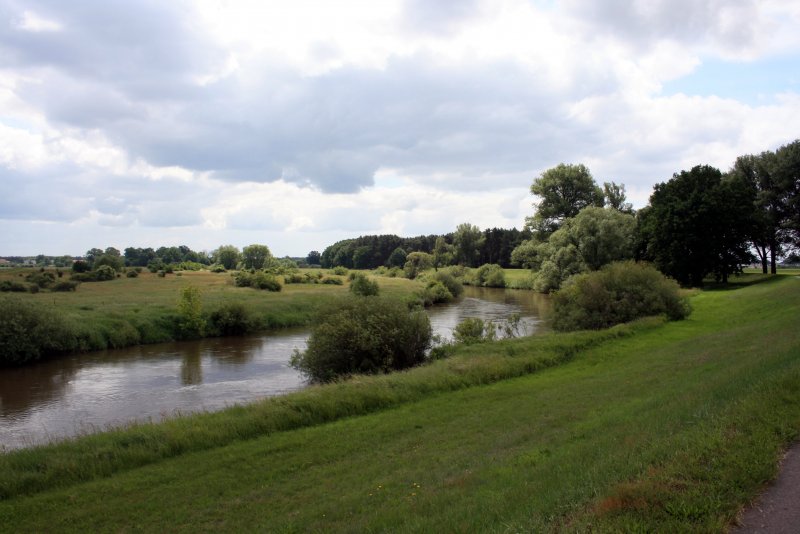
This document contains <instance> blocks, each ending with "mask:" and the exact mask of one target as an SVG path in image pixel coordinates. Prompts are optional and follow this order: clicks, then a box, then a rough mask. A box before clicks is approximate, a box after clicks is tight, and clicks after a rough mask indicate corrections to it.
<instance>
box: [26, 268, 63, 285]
mask: <svg viewBox="0 0 800 534" xmlns="http://www.w3.org/2000/svg"><path fill="white" fill-rule="evenodd" d="M25 281H27V282H30V283H31V284H35V285H37V286H38V287H40V288H42V289H44V288H47V287H50V286H51V285H53V284H54V283H55V281H56V275H54V274H53V273H48V272H33V273H29V274H28V275H27V276H26V277H25Z"/></svg>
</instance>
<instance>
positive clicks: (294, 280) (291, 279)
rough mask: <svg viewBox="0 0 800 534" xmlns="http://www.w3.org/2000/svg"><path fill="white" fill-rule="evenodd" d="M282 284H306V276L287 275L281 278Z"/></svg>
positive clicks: (297, 274)
mask: <svg viewBox="0 0 800 534" xmlns="http://www.w3.org/2000/svg"><path fill="white" fill-rule="evenodd" d="M283 283H284V284H306V283H308V278H307V275H302V274H300V273H292V274H287V275H285V276H284V277H283Z"/></svg>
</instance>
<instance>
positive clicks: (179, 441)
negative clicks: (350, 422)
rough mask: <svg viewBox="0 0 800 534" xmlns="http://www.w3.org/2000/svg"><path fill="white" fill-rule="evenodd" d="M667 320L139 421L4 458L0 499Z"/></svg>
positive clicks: (544, 362)
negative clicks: (211, 410) (158, 420)
mask: <svg viewBox="0 0 800 534" xmlns="http://www.w3.org/2000/svg"><path fill="white" fill-rule="evenodd" d="M659 324H661V320H660V319H650V320H644V321H640V322H638V323H634V324H630V325H621V326H618V327H616V328H613V329H610V330H606V331H602V332H578V333H573V334H566V335H564V334H562V335H555V334H548V335H544V336H541V337H531V338H522V339H516V340H507V341H503V342H498V343H496V344H492V345H476V346H472V347H468V348H465V349H464V350H463V351H462V352H461V353H460V354H459V355H458V356H455V357H452V358H449V359H447V360H442V361H438V362H434V363H432V364H430V365H426V366H424V367H420V368H416V369H413V370H410V371H407V372H402V373H393V374H390V375H383V376H361V377H354V378H352V379H350V380H347V381H343V382H339V383H335V384H330V385H324V386H314V387H310V388H308V389H306V390H304V391H301V392H297V393H293V394H289V395H285V396H281V397H275V398H270V399H265V400H264V401H261V402H257V403H254V404H251V405H247V406H234V407H231V408H229V409H226V410H223V411H220V412H215V413H202V414H196V415H191V416H187V417H180V418H175V419H171V420H168V421H165V422H161V423H150V424H136V425H132V426H130V427H129V428H125V429H122V430H115V431H110V432H104V433H99V434H94V435H89V436H85V437H81V438H78V439H74V440H67V441H64V442H61V443H57V444H52V445H46V446H43V447H35V448H31V449H25V450H19V451H12V452H9V453H6V454H3V455H0V499H9V498H11V497H13V496H16V495H21V494H30V493H34V492H38V491H42V490H45V489H49V488H54V487H63V486H67V485H70V484H75V483H77V482H82V481H87V480H92V479H95V478H98V477H107V476H110V475H112V474H114V473H117V472H120V471H124V470H127V469H132V468H135V467H140V466H143V465H147V464H150V463H153V462H157V461H159V460H162V459H164V458H170V457H174V456H178V455H181V454H184V453H187V452H191V451H201V450H206V449H210V448H213V447H219V446H223V445H226V444H229V443H231V442H234V441H237V440H245V439H251V438H255V437H258V436H263V435H267V434H271V433H274V432H279V431H283V430H290V429H296V428H301V427H306V426H311V425H318V424H321V423H326V422H330V421H334V420H336V419H340V418H343V417H350V416H354V415H362V414H366V413H370V412H375V411H378V410H382V409H386V408H389V407H393V406H398V405H400V404H403V403H408V402H413V401H416V400H419V399H422V398H424V397H426V396H429V395H432V394H437V393H442V392H447V391H454V390H458V389H463V388H468V387H471V386H476V385H480V384H488V383H492V382H496V381H498V380H503V379H507V378H511V377H516V376H521V375H524V374H529V373H533V372H536V371H539V370H541V369H544V368H548V367H552V366H555V365H559V364H562V363H564V362H566V361H569V360H570V359H571V358H572V357H573V356H574V355H575V354H577V353H578V352H580V351H582V350H585V349H587V348H588V347H590V346H593V345H596V344H598V343H602V342H604V341H607V340H609V339H614V338H619V337H621V336H629V335H632V334H633V333H635V332H638V331H642V330H646V329H649V328H654V327H656V326H657V325H659Z"/></svg>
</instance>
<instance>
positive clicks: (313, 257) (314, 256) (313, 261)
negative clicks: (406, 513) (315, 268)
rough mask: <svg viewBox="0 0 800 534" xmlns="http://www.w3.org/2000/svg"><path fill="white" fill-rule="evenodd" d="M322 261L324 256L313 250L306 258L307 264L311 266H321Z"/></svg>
mask: <svg viewBox="0 0 800 534" xmlns="http://www.w3.org/2000/svg"><path fill="white" fill-rule="evenodd" d="M321 259H322V255H321V254H320V253H319V252H318V251H316V250H312V251H311V252H309V253H308V256H306V263H308V264H309V265H319V264H320V261H321Z"/></svg>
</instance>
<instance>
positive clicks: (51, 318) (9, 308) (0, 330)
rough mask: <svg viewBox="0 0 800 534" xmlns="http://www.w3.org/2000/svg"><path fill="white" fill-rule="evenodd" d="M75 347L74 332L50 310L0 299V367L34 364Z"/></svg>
mask: <svg viewBox="0 0 800 534" xmlns="http://www.w3.org/2000/svg"><path fill="white" fill-rule="evenodd" d="M34 287H37V288H38V286H34ZM77 347H78V345H77V338H76V335H75V332H73V330H72V329H71V328H70V326H69V325H68V324H67V322H66V321H65V320H64V319H63V318H62V317H61V316H60V315H58V314H57V313H55V312H54V311H53V310H51V309H49V308H47V307H46V306H43V305H41V304H40V303H36V302H29V301H24V300H20V299H18V298H13V297H11V296H9V297H5V298H3V299H2V300H0V365H18V364H22V363H25V362H31V361H36V360H39V359H41V358H42V357H44V356H47V355H49V354H53V353H56V352H66V351H70V350H75V349H76V348H77Z"/></svg>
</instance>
